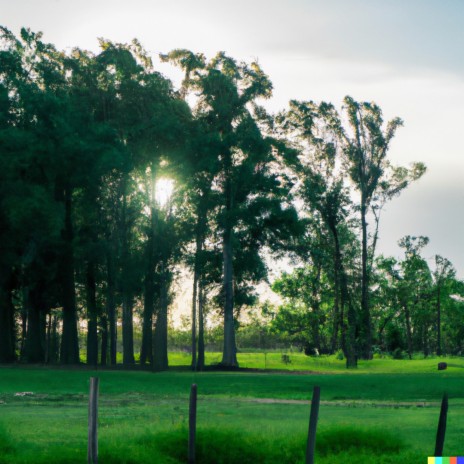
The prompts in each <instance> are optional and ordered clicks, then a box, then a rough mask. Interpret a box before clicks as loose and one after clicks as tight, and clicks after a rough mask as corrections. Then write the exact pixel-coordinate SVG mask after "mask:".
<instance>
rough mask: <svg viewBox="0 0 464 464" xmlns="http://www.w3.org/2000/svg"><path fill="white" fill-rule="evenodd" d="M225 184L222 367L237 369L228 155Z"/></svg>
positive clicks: (229, 157) (229, 162) (230, 189)
mask: <svg viewBox="0 0 464 464" xmlns="http://www.w3.org/2000/svg"><path fill="white" fill-rule="evenodd" d="M224 164H225V172H226V182H225V209H226V210H225V221H224V233H223V243H222V247H223V259H224V283H223V285H224V349H223V353H222V361H221V365H222V366H223V367H228V368H237V367H238V362H237V347H236V344H235V322H234V267H233V256H234V255H233V245H232V240H233V229H232V224H231V214H232V206H233V198H232V197H233V195H232V179H231V173H230V170H231V164H232V160H231V156H230V153H228V154H227V155H226V156H225V158H224Z"/></svg>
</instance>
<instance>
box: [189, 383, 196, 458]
mask: <svg viewBox="0 0 464 464" xmlns="http://www.w3.org/2000/svg"><path fill="white" fill-rule="evenodd" d="M196 431H197V386H196V384H192V386H191V388H190V407H189V440H188V464H195V436H196Z"/></svg>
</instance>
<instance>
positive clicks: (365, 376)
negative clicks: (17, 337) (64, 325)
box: [0, 353, 464, 464]
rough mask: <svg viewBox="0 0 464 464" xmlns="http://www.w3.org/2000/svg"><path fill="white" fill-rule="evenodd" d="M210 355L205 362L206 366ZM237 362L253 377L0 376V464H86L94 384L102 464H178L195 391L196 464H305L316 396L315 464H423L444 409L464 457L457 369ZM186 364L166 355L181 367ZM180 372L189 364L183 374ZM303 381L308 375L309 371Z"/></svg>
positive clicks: (461, 380) (256, 358) (7, 372)
mask: <svg viewBox="0 0 464 464" xmlns="http://www.w3.org/2000/svg"><path fill="white" fill-rule="evenodd" d="M215 356H216V355H215V354H210V355H209V360H210V361H211V362H214V359H215V358H214V357H215ZM290 356H291V359H292V362H291V363H290V364H288V365H284V364H282V363H280V362H279V359H280V354H279V353H268V354H266V358H267V359H266V364H267V368H268V369H269V368H270V367H274V368H275V369H278V370H277V371H272V370H267V371H264V370H257V369H259V368H260V367H262V366H261V365H260V364H262V363H263V361H264V359H263V358H264V354H263V353H252V354H245V353H242V354H240V357H239V361H240V362H241V365H242V366H243V365H246V366H247V367H248V368H251V369H254V370H253V371H252V372H249V371H241V372H204V373H192V372H189V371H187V370H172V371H168V372H163V373H152V372H146V371H129V372H127V371H122V370H98V371H94V370H88V369H86V368H78V369H65V368H55V369H54V368H47V367H40V366H34V367H24V366H13V367H8V366H2V367H1V368H0V411H1V414H0V463H8V464H14V463H37V464H39V463H52V462H53V463H61V464H63V463H75V462H85V460H86V446H87V442H86V440H87V401H88V385H89V378H90V377H91V376H98V377H99V378H100V397H99V401H100V408H99V432H98V433H99V454H100V462H102V463H128V464H129V463H134V464H135V463H163V464H169V463H171V464H177V463H182V462H186V450H187V425H188V395H189V388H190V385H191V384H192V383H196V384H197V385H198V394H199V397H198V434H197V436H198V445H197V457H198V461H197V462H198V463H199V464H201V463H208V464H209V463H211V464H213V463H224V464H225V463H229V464H233V463H236V462H239V463H240V464H246V463H250V464H251V463H253V464H258V463H261V462H262V463H269V464H272V463H279V464H284V463H289V464H290V463H291V464H294V463H303V462H304V451H305V442H306V433H307V428H308V419H309V408H310V405H309V399H310V396H311V392H312V388H313V386H315V385H319V386H320V387H321V407H320V414H319V424H318V433H317V440H316V449H317V460H316V462H317V463H318V464H328V463H337V462H342V463H350V462H353V463H354V462H363V461H362V460H361V459H366V460H368V459H371V460H372V459H374V458H375V462H376V463H377V462H380V463H409V462H411V463H413V462H427V461H426V458H427V456H430V455H432V454H433V450H434V446H435V435H436V427H437V424H438V416H439V404H440V400H441V398H442V395H443V392H444V391H447V392H448V394H449V397H450V405H449V414H448V427H447V435H446V440H445V455H447V456H450V455H451V456H456V455H464V445H463V440H462V437H463V436H464V421H463V420H462V417H463V415H464V414H463V413H464V359H462V358H449V359H445V358H440V359H439V360H445V361H447V362H448V365H449V366H450V367H449V368H448V369H447V370H446V371H438V370H437V363H438V361H439V360H438V359H428V360H422V359H417V360H413V361H406V360H402V361H399V360H391V359H387V358H385V359H376V360H373V361H370V362H365V363H361V365H360V368H359V369H358V370H357V371H350V372H347V371H345V370H344V368H343V361H339V360H336V359H334V358H333V357H319V358H308V357H305V356H303V355H300V354H296V353H292V354H290ZM186 357H187V355H184V354H171V362H172V364H182V363H183V361H184V358H185V359H186ZM184 364H185V363H184ZM305 369H309V371H305Z"/></svg>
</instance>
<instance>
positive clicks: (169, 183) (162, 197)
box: [155, 177, 174, 208]
mask: <svg viewBox="0 0 464 464" xmlns="http://www.w3.org/2000/svg"><path fill="white" fill-rule="evenodd" d="M173 191H174V180H173V179H168V178H166V177H161V178H159V179H158V180H157V181H156V187H155V200H156V203H158V205H159V206H160V207H161V208H164V207H165V206H166V205H167V203H168V201H169V199H170V198H171V196H172V193H173Z"/></svg>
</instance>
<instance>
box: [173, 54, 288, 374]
mask: <svg viewBox="0 0 464 464" xmlns="http://www.w3.org/2000/svg"><path fill="white" fill-rule="evenodd" d="M166 59H170V60H171V61H173V62H174V63H175V64H178V65H180V66H181V67H183V69H184V71H185V73H186V75H185V79H184V85H185V86H188V87H190V88H191V89H192V90H193V91H195V92H197V94H196V95H197V102H196V108H195V110H194V114H195V117H196V118H198V119H199V120H201V123H202V125H203V127H205V129H206V131H207V134H208V137H209V139H210V144H209V147H210V150H209V152H208V155H207V159H208V160H211V161H209V162H210V163H211V167H212V168H213V169H211V170H209V169H208V173H209V174H208V175H207V176H206V178H207V182H206V183H205V188H206V189H207V190H208V189H211V191H213V192H217V193H218V194H219V195H220V198H221V208H220V210H219V211H217V215H216V217H215V222H216V224H217V226H218V230H219V231H220V237H221V246H222V255H223V291H222V301H223V317H224V351H223V358H222V363H221V364H222V365H223V366H224V367H236V366H238V363H237V357H236V346H235V330H234V315H235V313H234V289H237V288H238V284H240V282H239V281H238V280H237V272H236V271H237V270H236V269H235V268H234V266H235V264H234V260H235V257H236V256H237V254H236V252H237V247H238V237H239V236H240V234H244V235H245V236H247V234H248V233H252V231H255V232H256V231H257V230H261V231H263V232H264V234H263V236H262V237H261V238H262V239H263V237H264V236H265V234H266V232H265V229H259V228H255V227H254V226H253V225H252V223H253V222H255V223H256V220H258V222H259V218H261V219H260V220H261V222H262V223H266V217H267V216H269V217H270V216H272V217H274V214H273V213H272V212H270V211H269V208H270V207H271V204H272V207H275V208H276V211H277V210H279V209H280V211H283V210H284V209H285V208H284V207H282V205H281V196H280V197H279V195H280V193H282V190H283V189H282V188H281V187H282V185H281V184H283V182H281V179H279V175H278V173H277V172H271V163H272V161H273V160H275V153H274V152H273V149H272V142H271V141H270V140H269V139H267V138H266V137H265V136H264V135H263V134H262V132H261V131H260V128H259V126H258V122H257V115H256V111H254V110H253V106H255V104H256V100H257V99H258V98H268V97H270V95H271V90H272V85H271V82H270V81H269V79H268V77H267V76H266V75H265V74H264V73H263V71H262V70H261V68H260V67H259V66H258V64H257V63H252V64H250V65H247V64H245V63H238V62H236V61H235V60H234V59H232V58H230V57H228V56H226V55H225V54H224V53H223V52H220V53H218V54H217V55H216V56H215V57H214V58H212V59H211V60H209V61H205V60H204V58H203V57H202V55H193V54H191V53H189V52H186V51H185V50H180V51H179V50H177V51H173V52H171V53H170V54H168V55H167V58H166ZM213 160H214V161H213ZM209 182H211V186H210V185H208V184H209ZM279 189H281V191H280V193H279ZM278 197H279V200H277V198H278ZM198 217H200V216H198ZM271 222H272V220H270V221H269V223H271ZM284 223H285V221H284ZM277 229H278V228H277V227H276V228H275V230H276V231H277ZM247 231H248V232H247ZM276 233H277V232H276ZM255 244H256V245H255V246H256V247H257V248H259V246H260V245H262V243H260V241H259V239H258V237H257V240H256V241H255ZM197 249H198V250H200V247H198V248H197ZM193 344H194V340H193Z"/></svg>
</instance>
